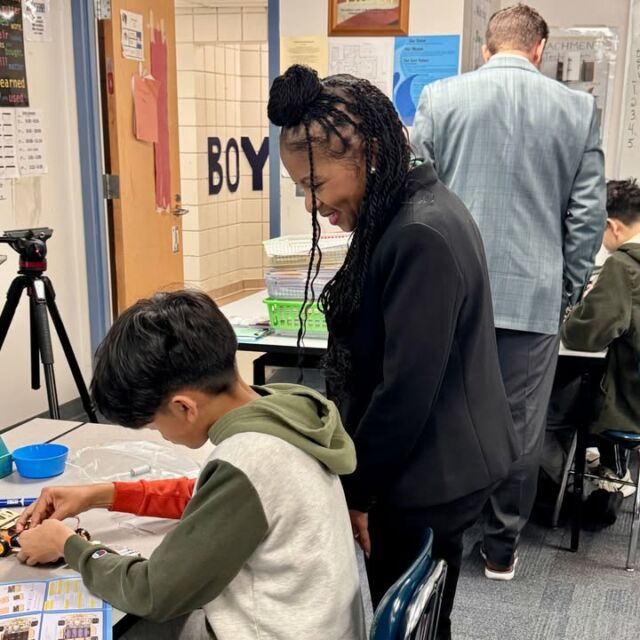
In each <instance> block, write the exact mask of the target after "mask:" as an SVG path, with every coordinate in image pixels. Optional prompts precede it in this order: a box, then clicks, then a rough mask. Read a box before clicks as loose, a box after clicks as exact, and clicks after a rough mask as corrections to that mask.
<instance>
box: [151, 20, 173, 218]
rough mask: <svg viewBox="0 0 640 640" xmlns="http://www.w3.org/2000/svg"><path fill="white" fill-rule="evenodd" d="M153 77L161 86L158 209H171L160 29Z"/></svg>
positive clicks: (154, 47)
mask: <svg viewBox="0 0 640 640" xmlns="http://www.w3.org/2000/svg"><path fill="white" fill-rule="evenodd" d="M153 36H154V37H153V39H152V42H151V75H152V76H153V77H154V78H155V79H156V81H157V82H158V84H159V91H158V142H156V143H155V144H154V151H155V165H156V208H157V209H158V210H159V211H169V210H170V209H171V155H170V149H169V94H168V87H167V44H166V42H163V39H162V32H161V31H160V29H154V30H153Z"/></svg>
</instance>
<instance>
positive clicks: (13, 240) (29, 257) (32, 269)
mask: <svg viewBox="0 0 640 640" xmlns="http://www.w3.org/2000/svg"><path fill="white" fill-rule="evenodd" d="M52 234H53V229H49V227H39V228H37V229H16V230H14V231H5V232H4V235H2V236H0V243H4V244H8V245H9V246H10V247H11V248H12V249H13V250H14V251H16V252H17V253H18V254H19V256H20V263H19V264H20V269H19V273H22V274H41V273H42V272H43V271H46V269H47V260H46V256H47V240H48V239H49V238H50V237H51V235H52Z"/></svg>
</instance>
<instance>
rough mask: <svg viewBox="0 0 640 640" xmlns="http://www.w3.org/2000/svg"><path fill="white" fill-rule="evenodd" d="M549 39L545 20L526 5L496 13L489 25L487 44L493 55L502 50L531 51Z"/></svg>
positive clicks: (514, 6)
mask: <svg viewBox="0 0 640 640" xmlns="http://www.w3.org/2000/svg"><path fill="white" fill-rule="evenodd" d="M548 38H549V27H548V26H547V23H546V22H545V20H544V18H543V17H542V16H541V15H540V14H539V13H538V12H537V11H536V10H535V9H533V8H531V7H529V6H527V5H526V4H515V5H513V6H512V7H507V8H506V9H501V10H500V11H496V12H495V13H494V14H493V15H492V16H491V18H490V19H489V24H488V25H487V34H486V43H487V49H489V52H490V53H491V55H493V54H495V53H498V52H499V51H500V50H503V51H504V50H514V51H531V49H533V47H535V46H536V45H537V44H538V42H540V41H541V40H547V39H548Z"/></svg>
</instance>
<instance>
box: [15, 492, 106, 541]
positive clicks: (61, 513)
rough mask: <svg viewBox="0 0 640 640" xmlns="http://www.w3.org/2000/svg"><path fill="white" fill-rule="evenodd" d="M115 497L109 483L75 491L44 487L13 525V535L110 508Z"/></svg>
mask: <svg viewBox="0 0 640 640" xmlns="http://www.w3.org/2000/svg"><path fill="white" fill-rule="evenodd" d="M114 496H115V485H114V484H113V483H111V482H107V483H103V484H87V485H81V486H77V487H46V488H44V489H43V490H42V493H41V494H40V497H39V498H38V499H37V500H36V501H35V502H34V503H33V504H32V505H29V506H28V507H27V508H26V509H25V510H24V511H23V512H22V514H21V516H20V517H19V518H18V521H17V522H16V531H17V532H18V533H20V532H21V531H24V530H25V529H26V528H27V527H31V528H33V527H37V526H38V525H39V524H40V523H41V522H43V521H44V520H48V519H49V518H53V519H54V520H64V519H65V518H71V517H73V516H77V515H78V514H79V513H82V512H83V511H88V510H89V509H94V508H96V507H109V506H111V504H113V499H114Z"/></svg>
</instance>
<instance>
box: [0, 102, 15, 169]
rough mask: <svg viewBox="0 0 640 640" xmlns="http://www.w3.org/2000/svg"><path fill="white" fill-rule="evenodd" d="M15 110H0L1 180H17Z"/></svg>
mask: <svg viewBox="0 0 640 640" xmlns="http://www.w3.org/2000/svg"><path fill="white" fill-rule="evenodd" d="M18 176H19V173H18V154H17V151H16V112H15V109H0V178H17V177H18Z"/></svg>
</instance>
